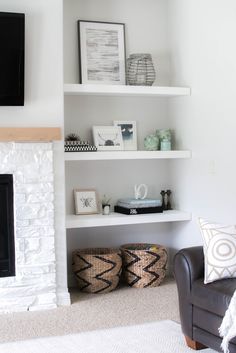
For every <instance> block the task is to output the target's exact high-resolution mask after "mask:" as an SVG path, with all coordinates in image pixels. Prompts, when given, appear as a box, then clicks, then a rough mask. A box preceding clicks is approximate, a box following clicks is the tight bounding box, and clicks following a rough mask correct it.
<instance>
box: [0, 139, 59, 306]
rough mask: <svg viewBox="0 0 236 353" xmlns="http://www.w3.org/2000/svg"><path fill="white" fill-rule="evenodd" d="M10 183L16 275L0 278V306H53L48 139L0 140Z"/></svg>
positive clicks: (0, 166) (0, 160) (1, 162)
mask: <svg viewBox="0 0 236 353" xmlns="http://www.w3.org/2000/svg"><path fill="white" fill-rule="evenodd" d="M0 174H12V175H13V181H14V182H13V184H14V235H15V270H16V272H15V276H12V277H3V278H0V311H1V312H8V311H17V310H41V309H51V308H55V307H56V306H57V294H56V286H57V283H56V255H55V227H54V175H53V174H54V173H53V144H52V143H49V142H45V143H38V142H33V143H21V142H20V143H17V142H16V143H15V142H6V143H4V142H2V143H0Z"/></svg>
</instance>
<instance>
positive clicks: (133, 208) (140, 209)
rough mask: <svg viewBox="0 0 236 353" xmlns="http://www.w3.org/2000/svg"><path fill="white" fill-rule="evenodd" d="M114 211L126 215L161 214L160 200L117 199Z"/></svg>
mask: <svg viewBox="0 0 236 353" xmlns="http://www.w3.org/2000/svg"><path fill="white" fill-rule="evenodd" d="M114 211H115V212H117V213H123V214H128V215H135V214H145V213H161V212H163V207H162V202H161V200H156V199H144V200H140V199H138V200H136V199H119V200H118V201H117V204H116V205H115V207H114Z"/></svg>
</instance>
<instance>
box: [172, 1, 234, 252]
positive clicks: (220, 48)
mask: <svg viewBox="0 0 236 353" xmlns="http://www.w3.org/2000/svg"><path fill="white" fill-rule="evenodd" d="M235 18H236V2H235V1H234V0H227V1H222V0H208V1H205V0H198V1H195V0H170V1H169V30H170V32H169V35H170V48H171V70H172V73H171V77H172V84H173V85H174V84H175V83H177V82H178V83H179V82H181V83H182V84H183V85H187V86H190V87H191V89H192V96H191V98H187V99H185V100H177V99H176V100H175V101H171V102H170V106H169V115H170V118H171V124H172V125H173V126H174V127H175V130H176V134H177V139H178V144H179V147H180V148H189V149H191V150H192V151H193V158H192V160H191V161H186V162H182V163H179V162H175V163H174V165H173V169H172V175H173V185H174V188H175V190H176V193H177V199H178V203H179V204H180V205H181V208H182V209H186V210H189V211H192V212H193V222H191V223H189V224H185V225H182V226H180V225H175V226H173V240H174V243H173V246H174V247H175V248H177V249H178V248H181V247H184V246H190V245H195V244H202V240H201V237H200V234H199V231H198V228H197V225H196V220H197V219H196V218H197V217H199V216H201V217H205V218H207V219H209V220H213V221H217V222H223V223H229V224H235V219H236V218H235V214H236V213H235V211H236V187H235V180H236V166H235V151H236V139H235V131H236V119H235V116H236V105H235V97H236V93H235V82H236V46H235V32H236V21H235Z"/></svg>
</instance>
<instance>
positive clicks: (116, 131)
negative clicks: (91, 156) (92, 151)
mask: <svg viewBox="0 0 236 353" xmlns="http://www.w3.org/2000/svg"><path fill="white" fill-rule="evenodd" d="M93 141H94V145H95V146H96V147H97V150H98V151H121V150H123V149H124V146H123V139H122V134H121V128H120V126H93Z"/></svg>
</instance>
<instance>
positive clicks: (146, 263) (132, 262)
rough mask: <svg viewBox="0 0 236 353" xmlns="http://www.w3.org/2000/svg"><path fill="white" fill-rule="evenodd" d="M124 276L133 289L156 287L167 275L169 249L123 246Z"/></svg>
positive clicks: (147, 245) (152, 245)
mask: <svg viewBox="0 0 236 353" xmlns="http://www.w3.org/2000/svg"><path fill="white" fill-rule="evenodd" d="M120 249H121V252H122V262H123V276H124V279H125V281H126V283H128V285H129V286H131V287H136V288H145V287H156V286H159V284H160V283H161V282H162V281H163V279H164V277H165V275H166V264H167V249H166V248H165V247H164V246H161V245H157V244H146V243H145V244H143V243H141V244H140V243H139V244H125V245H122V246H121V248H120Z"/></svg>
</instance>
